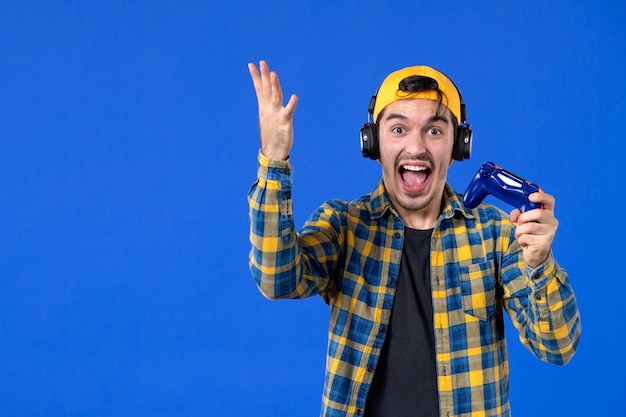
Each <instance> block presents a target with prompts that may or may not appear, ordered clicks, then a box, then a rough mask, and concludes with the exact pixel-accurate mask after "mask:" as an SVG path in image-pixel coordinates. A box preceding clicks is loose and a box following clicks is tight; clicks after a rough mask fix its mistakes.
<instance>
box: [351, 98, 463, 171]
mask: <svg viewBox="0 0 626 417" xmlns="http://www.w3.org/2000/svg"><path fill="white" fill-rule="evenodd" d="M455 87H456V86H455ZM457 92H458V93H459V99H460V101H461V120H460V121H459V122H460V124H459V125H458V126H457V127H456V132H455V134H454V145H453V147H452V158H454V159H455V160H457V161H462V160H464V159H469V157H470V155H471V153H472V130H471V129H470V125H469V123H467V119H466V116H465V104H464V103H463V98H462V97H461V92H460V91H459V90H458V88H457ZM375 105H376V96H375V95H374V96H372V98H371V100H370V103H369V105H368V106H367V113H368V118H369V122H368V123H363V127H362V128H361V153H362V154H363V156H364V157H365V158H370V159H374V160H376V159H380V148H379V145H378V126H376V123H375V121H374V106H375Z"/></svg>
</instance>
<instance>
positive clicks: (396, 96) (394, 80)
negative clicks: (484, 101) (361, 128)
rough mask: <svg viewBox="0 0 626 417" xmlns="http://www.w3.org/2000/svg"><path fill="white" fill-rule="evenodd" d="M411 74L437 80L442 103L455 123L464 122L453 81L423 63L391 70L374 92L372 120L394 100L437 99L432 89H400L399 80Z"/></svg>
mask: <svg viewBox="0 0 626 417" xmlns="http://www.w3.org/2000/svg"><path fill="white" fill-rule="evenodd" d="M411 75H421V76H425V77H430V78H432V79H434V80H435V81H437V84H438V85H439V90H440V91H441V92H442V93H443V97H442V104H443V105H444V106H446V107H447V108H448V109H449V110H450V111H451V112H452V114H454V116H455V117H456V120H457V123H459V124H461V123H463V122H464V120H462V119H461V95H460V94H459V91H458V90H457V88H456V87H455V85H454V83H453V82H452V81H451V80H450V79H449V78H448V77H446V76H445V75H444V74H442V73H441V72H439V71H437V70H436V69H434V68H431V67H427V66H423V65H422V66H415V67H407V68H403V69H401V70H398V71H395V72H392V73H391V74H389V75H388V76H387V78H385V80H384V81H383V83H382V84H381V86H380V88H379V89H378V92H377V93H376V104H375V106H374V113H373V116H374V121H376V120H377V119H378V115H379V114H380V112H381V111H383V109H384V108H385V107H387V105H389V104H391V103H393V102H394V101H398V100H403V99H409V98H423V99H426V100H432V101H439V94H437V92H436V91H433V90H431V91H418V92H415V93H409V92H406V91H401V90H400V89H399V84H400V81H402V80H403V79H405V78H406V77H410V76H411Z"/></svg>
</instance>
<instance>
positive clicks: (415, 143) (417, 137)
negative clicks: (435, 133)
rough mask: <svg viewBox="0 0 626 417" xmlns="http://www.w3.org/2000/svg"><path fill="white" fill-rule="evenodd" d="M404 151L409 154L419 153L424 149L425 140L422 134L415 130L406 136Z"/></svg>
mask: <svg viewBox="0 0 626 417" xmlns="http://www.w3.org/2000/svg"><path fill="white" fill-rule="evenodd" d="M404 149H405V151H406V152H407V153H409V154H411V155H421V154H422V153H424V152H425V150H426V140H425V138H424V135H423V134H422V133H421V132H419V131H417V130H415V131H413V132H411V134H410V135H407V136H406V146H405V148H404Z"/></svg>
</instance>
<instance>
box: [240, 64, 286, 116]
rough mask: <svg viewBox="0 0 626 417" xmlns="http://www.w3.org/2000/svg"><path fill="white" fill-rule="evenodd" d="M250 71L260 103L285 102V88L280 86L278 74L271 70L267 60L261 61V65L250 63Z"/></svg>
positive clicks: (276, 103)
mask: <svg viewBox="0 0 626 417" xmlns="http://www.w3.org/2000/svg"><path fill="white" fill-rule="evenodd" d="M248 71H249V72H250V77H251V78H252V83H253V84H254V91H255V92H256V96H257V100H258V101H259V104H271V105H279V104H280V105H281V106H282V102H283V90H282V88H281V86H280V81H279V79H278V74H276V72H274V71H270V69H269V66H268V65H267V62H266V61H261V62H260V63H259V67H258V68H257V67H256V65H254V64H253V63H251V62H250V63H248Z"/></svg>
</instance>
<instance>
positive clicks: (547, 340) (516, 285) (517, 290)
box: [501, 231, 581, 365]
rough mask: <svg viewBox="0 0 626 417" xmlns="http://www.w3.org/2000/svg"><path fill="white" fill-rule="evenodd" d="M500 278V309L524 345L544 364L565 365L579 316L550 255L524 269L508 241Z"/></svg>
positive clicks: (519, 253) (564, 275) (519, 254)
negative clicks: (501, 300)
mask: <svg viewBox="0 0 626 417" xmlns="http://www.w3.org/2000/svg"><path fill="white" fill-rule="evenodd" d="M511 233H512V234H513V231H512V232H511ZM501 278H502V283H503V287H504V297H503V302H504V307H505V309H506V310H507V312H508V314H509V316H510V317H511V319H512V321H513V324H514V325H515V327H516V328H517V330H518V331H519V334H520V340H521V342H522V343H523V344H524V346H526V347H527V348H528V349H529V350H530V351H531V352H533V354H534V355H535V356H536V357H538V358H539V359H541V360H543V361H545V362H549V363H553V364H558V365H562V364H565V363H567V362H569V361H570V359H571V358H572V357H573V356H574V353H575V351H576V348H577V347H578V343H579V339H580V331H581V326H580V313H579V311H578V304H577V301H576V296H575V294H574V291H573V289H572V286H571V284H570V281H569V276H568V274H567V273H566V272H565V270H564V269H562V268H561V267H560V266H559V264H558V263H557V262H556V260H555V259H554V256H553V254H552V253H551V254H550V256H549V257H548V259H547V260H546V261H545V262H544V263H543V264H542V265H540V266H539V267H537V268H535V269H531V268H528V267H527V266H526V264H525V263H524V260H523V256H522V250H521V248H520V247H519V244H518V243H517V241H516V240H515V239H514V238H512V245H511V247H509V248H508V250H507V252H506V254H505V255H504V260H503V265H502V277H501Z"/></svg>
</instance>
